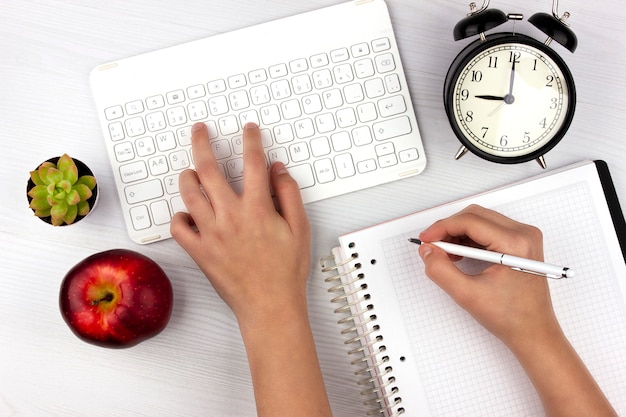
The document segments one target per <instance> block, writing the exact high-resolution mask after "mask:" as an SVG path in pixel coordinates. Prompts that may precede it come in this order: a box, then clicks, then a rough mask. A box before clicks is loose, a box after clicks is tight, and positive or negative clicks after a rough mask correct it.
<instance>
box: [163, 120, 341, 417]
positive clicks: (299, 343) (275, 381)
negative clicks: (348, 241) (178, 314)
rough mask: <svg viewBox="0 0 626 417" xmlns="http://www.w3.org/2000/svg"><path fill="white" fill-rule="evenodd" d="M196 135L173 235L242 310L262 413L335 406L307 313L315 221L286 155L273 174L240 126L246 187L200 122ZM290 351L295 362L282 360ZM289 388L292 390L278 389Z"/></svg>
mask: <svg viewBox="0 0 626 417" xmlns="http://www.w3.org/2000/svg"><path fill="white" fill-rule="evenodd" d="M191 141H192V152H193V158H194V161H195V171H194V170H185V171H183V172H182V173H181V175H180V194H181V196H182V199H183V202H184V203H185V205H186V207H187V210H188V213H185V212H179V213H176V214H175V215H174V217H173V219H172V223H171V234H172V236H173V237H174V239H175V240H176V242H178V243H179V244H180V245H181V246H182V247H183V248H184V249H185V250H186V251H187V252H188V253H189V254H190V255H191V257H192V258H193V259H194V260H195V261H196V263H197V264H198V266H199V267H200V269H201V270H202V271H203V272H204V274H205V275H206V276H207V277H208V278H209V280H210V281H211V284H212V285H213V287H214V288H215V290H216V291H217V293H218V294H219V295H220V296H221V297H222V298H223V299H224V301H225V302H226V303H227V304H228V305H229V307H230V308H231V309H232V310H233V312H234V313H235V315H236V317H237V320H238V322H239V326H240V329H241V334H242V336H243V339H244V342H245V345H246V350H247V352H248V357H249V364H250V368H251V371H252V372H251V374H252V379H253V384H254V387H255V396H256V399H257V408H258V410H257V411H258V414H259V415H260V416H263V415H276V414H277V413H279V410H280V411H282V410H284V407H285V406H287V407H288V409H289V410H290V411H292V412H293V414H295V415H302V416H306V415H309V414H310V415H330V409H329V406H328V400H327V397H326V393H325V389H324V384H323V382H322V377H321V371H320V368H319V364H318V361H317V355H316V352H315V345H314V343H313V338H312V335H311V329H310V325H309V321H308V316H307V300H306V280H307V277H308V274H309V268H310V230H309V223H308V219H307V216H306V212H305V211H304V206H303V203H302V197H301V194H300V189H299V187H298V184H297V183H296V181H295V180H294V179H293V178H292V177H291V175H290V174H289V173H288V171H287V170H286V168H285V165H284V164H283V163H282V162H276V163H274V164H273V165H272V166H271V168H270V173H269V176H268V171H267V165H266V162H265V154H264V150H263V144H262V138H261V133H260V131H259V129H258V127H257V126H256V125H254V124H247V125H245V128H244V132H243V165H244V166H243V168H244V170H245V172H246V175H245V176H244V179H243V190H242V191H241V192H240V193H236V192H235V191H233V189H232V187H231V186H230V184H229V183H228V182H227V180H226V178H224V175H223V174H222V171H221V169H220V168H219V166H218V162H217V159H216V157H215V154H214V151H213V149H212V147H211V144H210V142H209V137H208V132H207V128H206V125H205V124H204V123H196V124H195V125H194V126H193V128H192V138H191ZM270 184H271V187H272V188H273V190H274V193H275V196H276V199H277V204H278V207H279V209H280V212H278V211H277V210H276V208H275V206H274V202H273V199H272V195H271V194H270ZM283 318H286V320H283ZM268 334H271V335H272V345H273V348H272V349H268V348H267V335H268ZM285 357H289V358H293V359H294V364H296V365H297V366H296V365H294V366H290V367H287V368H285V366H284V364H283V363H282V362H283V360H284V358H285ZM285 390H287V391H288V392H289V395H287V396H284V395H280V394H281V393H284V392H285ZM285 401H288V402H289V403H290V404H287V405H286V404H285ZM294 410H295V411H294Z"/></svg>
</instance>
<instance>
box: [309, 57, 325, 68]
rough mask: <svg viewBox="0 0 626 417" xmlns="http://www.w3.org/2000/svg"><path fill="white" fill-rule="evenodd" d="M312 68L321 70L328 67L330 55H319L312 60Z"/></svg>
mask: <svg viewBox="0 0 626 417" xmlns="http://www.w3.org/2000/svg"><path fill="white" fill-rule="evenodd" d="M310 61H311V67H312V68H321V67H325V66H326V65H328V55H326V54H317V55H313V56H312V57H311V58H310Z"/></svg>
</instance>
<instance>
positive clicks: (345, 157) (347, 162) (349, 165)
mask: <svg viewBox="0 0 626 417" xmlns="http://www.w3.org/2000/svg"><path fill="white" fill-rule="evenodd" d="M335 167H337V176H338V177H339V178H348V177H352V176H354V174H356V171H355V170H354V162H353V161H352V155H350V154H349V153H342V154H341V155H337V156H336V157H335Z"/></svg>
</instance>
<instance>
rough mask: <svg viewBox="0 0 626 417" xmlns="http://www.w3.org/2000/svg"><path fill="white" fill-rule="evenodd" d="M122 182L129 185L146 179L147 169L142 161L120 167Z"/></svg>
mask: <svg viewBox="0 0 626 417" xmlns="http://www.w3.org/2000/svg"><path fill="white" fill-rule="evenodd" d="M120 176H121V178H122V182H124V183H130V182H134V181H139V180H143V179H146V178H148V169H147V168H146V163H145V162H144V161H136V162H133V163H130V164H126V165H122V166H120Z"/></svg>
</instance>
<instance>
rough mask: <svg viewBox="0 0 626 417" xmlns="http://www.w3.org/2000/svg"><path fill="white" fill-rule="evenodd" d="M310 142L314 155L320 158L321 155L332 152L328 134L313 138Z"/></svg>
mask: <svg viewBox="0 0 626 417" xmlns="http://www.w3.org/2000/svg"><path fill="white" fill-rule="evenodd" d="M310 144H311V153H312V154H313V156H314V157H316V158H319V157H320V156H326V155H328V154H330V144H329V143H328V138H327V137H326V136H322V137H319V138H315V139H312V140H311V142H310Z"/></svg>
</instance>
